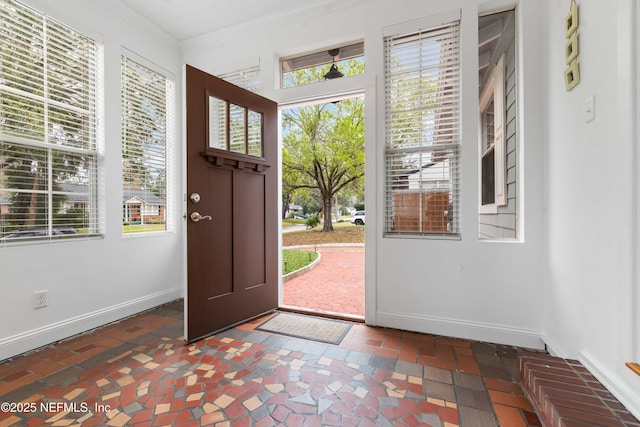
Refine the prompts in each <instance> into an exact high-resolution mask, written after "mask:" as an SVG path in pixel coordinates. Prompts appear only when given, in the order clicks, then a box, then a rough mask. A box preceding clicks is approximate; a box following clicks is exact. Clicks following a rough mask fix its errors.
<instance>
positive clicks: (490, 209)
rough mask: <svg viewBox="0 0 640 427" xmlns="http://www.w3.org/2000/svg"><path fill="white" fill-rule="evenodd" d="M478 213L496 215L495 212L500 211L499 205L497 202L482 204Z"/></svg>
mask: <svg viewBox="0 0 640 427" xmlns="http://www.w3.org/2000/svg"><path fill="white" fill-rule="evenodd" d="M478 213H479V214H488V215H495V214H497V213H498V205H496V204H492V205H480V206H479V207H478Z"/></svg>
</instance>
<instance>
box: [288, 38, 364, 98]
mask: <svg viewBox="0 0 640 427" xmlns="http://www.w3.org/2000/svg"><path fill="white" fill-rule="evenodd" d="M280 67H281V68H280V78H281V87H282V88H289V87H296V86H303V85H307V84H311V83H317V82H322V81H325V80H330V79H334V78H340V77H344V76H355V75H358V74H363V73H364V42H357V43H353V44H349V45H343V46H339V47H334V48H328V49H326V50H321V51H319V52H314V53H309V54H307V55H300V56H296V57H291V58H283V59H282V60H281V61H280ZM300 70H306V71H307V72H306V73H296V71H300Z"/></svg>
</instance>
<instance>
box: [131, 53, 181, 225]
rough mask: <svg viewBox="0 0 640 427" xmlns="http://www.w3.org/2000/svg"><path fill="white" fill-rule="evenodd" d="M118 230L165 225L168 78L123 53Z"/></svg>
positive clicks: (169, 114) (169, 107)
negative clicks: (120, 222)
mask: <svg viewBox="0 0 640 427" xmlns="http://www.w3.org/2000/svg"><path fill="white" fill-rule="evenodd" d="M121 61H122V62H121V80H122V181H123V218H122V221H123V232H124V233H125V234H129V233H137V232H161V231H166V230H167V212H168V210H167V201H168V200H169V198H168V197H167V191H168V186H167V179H168V164H169V160H170V159H169V154H170V149H169V145H170V141H171V140H172V138H173V135H172V130H171V129H172V128H171V123H172V120H173V119H172V117H173V102H174V101H173V98H174V83H173V81H172V80H170V79H168V78H167V77H166V76H165V75H164V74H162V73H160V72H158V71H155V70H152V69H151V68H149V67H146V66H144V65H142V64H140V63H139V62H137V61H135V60H133V59H131V58H129V57H127V56H125V55H123V56H122V58H121Z"/></svg>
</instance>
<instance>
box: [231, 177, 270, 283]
mask: <svg viewBox="0 0 640 427" xmlns="http://www.w3.org/2000/svg"><path fill="white" fill-rule="evenodd" d="M240 179H241V180H242V181H243V182H242V184H241V185H239V187H241V188H243V189H244V190H245V191H244V193H243V194H242V195H240V197H238V198H237V199H236V209H235V212H236V220H237V221H238V224H240V226H239V227H238V230H237V233H236V236H237V239H236V242H235V243H236V251H237V253H236V255H237V256H239V257H247V258H249V259H252V260H254V261H255V263H253V264H252V265H248V266H247V268H245V269H242V270H240V271H238V280H237V283H238V284H239V285H240V286H243V287H244V288H250V287H253V286H258V285H262V284H264V283H266V272H265V262H264V260H265V240H264V233H263V232H262V230H264V228H265V212H264V210H260V209H256V208H255V206H256V205H258V204H260V203H262V204H263V205H264V194H265V184H264V176H261V175H253V174H243V175H242V177H241V178H240Z"/></svg>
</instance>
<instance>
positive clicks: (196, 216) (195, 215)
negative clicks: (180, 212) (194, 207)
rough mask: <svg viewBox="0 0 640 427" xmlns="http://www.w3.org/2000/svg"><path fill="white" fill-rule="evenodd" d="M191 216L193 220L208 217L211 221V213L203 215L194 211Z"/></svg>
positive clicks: (196, 220)
mask: <svg viewBox="0 0 640 427" xmlns="http://www.w3.org/2000/svg"><path fill="white" fill-rule="evenodd" d="M190 217H191V221H193V222H198V221H202V220H203V219H208V220H209V221H211V215H204V216H202V215H200V214H199V213H198V212H192V213H191V215H190Z"/></svg>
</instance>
